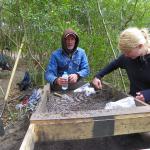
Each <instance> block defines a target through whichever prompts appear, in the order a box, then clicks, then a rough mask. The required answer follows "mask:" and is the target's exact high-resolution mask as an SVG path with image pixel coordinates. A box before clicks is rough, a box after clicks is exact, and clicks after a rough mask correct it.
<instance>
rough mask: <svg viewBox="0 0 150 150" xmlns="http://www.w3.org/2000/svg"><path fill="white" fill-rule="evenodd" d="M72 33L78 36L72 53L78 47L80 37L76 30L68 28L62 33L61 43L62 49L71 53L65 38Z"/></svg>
mask: <svg viewBox="0 0 150 150" xmlns="http://www.w3.org/2000/svg"><path fill="white" fill-rule="evenodd" d="M70 34H72V35H74V36H75V37H76V42H75V46H74V48H73V50H72V51H71V53H72V52H74V51H75V50H76V49H77V47H78V44H79V37H78V35H77V33H76V32H75V31H73V30H72V29H66V30H65V31H64V33H63V35H62V39H61V45H62V49H63V50H64V51H65V52H67V53H70V51H69V50H68V49H67V45H66V40H65V38H66V37H67V36H68V35H70Z"/></svg>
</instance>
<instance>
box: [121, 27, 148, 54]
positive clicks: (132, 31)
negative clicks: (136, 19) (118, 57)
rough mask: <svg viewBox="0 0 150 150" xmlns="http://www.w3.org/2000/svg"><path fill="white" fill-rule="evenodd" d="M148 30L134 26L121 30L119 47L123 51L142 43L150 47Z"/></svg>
mask: <svg viewBox="0 0 150 150" xmlns="http://www.w3.org/2000/svg"><path fill="white" fill-rule="evenodd" d="M149 39H150V38H149V34H148V30H147V29H145V28H143V29H138V28H136V27H134V28H128V29H125V30H124V31H122V32H121V34H120V37H119V43H118V47H119V49H120V50H121V51H122V52H128V51H131V50H132V49H133V48H135V47H137V46H138V45H140V44H143V45H145V46H146V47H147V48H149V47H150V41H149Z"/></svg>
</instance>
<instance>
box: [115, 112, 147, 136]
mask: <svg viewBox="0 0 150 150" xmlns="http://www.w3.org/2000/svg"><path fill="white" fill-rule="evenodd" d="M141 132H150V112H149V113H140V114H129V115H122V116H121V115H120V116H115V128H114V135H121V134H130V133H141Z"/></svg>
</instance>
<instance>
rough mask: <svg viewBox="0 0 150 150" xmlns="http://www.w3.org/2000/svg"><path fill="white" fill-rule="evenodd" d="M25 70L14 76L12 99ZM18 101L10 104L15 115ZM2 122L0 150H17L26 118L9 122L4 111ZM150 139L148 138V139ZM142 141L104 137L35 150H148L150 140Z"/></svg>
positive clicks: (135, 137)
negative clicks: (3, 129) (3, 133)
mask: <svg viewBox="0 0 150 150" xmlns="http://www.w3.org/2000/svg"><path fill="white" fill-rule="evenodd" d="M24 72H25V70H24V69H21V68H19V69H17V73H16V75H15V78H14V81H13V86H12V88H11V89H12V90H11V93H10V95H11V96H10V97H11V98H13V97H15V96H17V95H19V94H23V93H20V91H19V90H18V87H17V86H16V83H17V82H19V81H20V80H21V79H22V77H23V75H24ZM8 81H9V77H8V78H7V77H6V78H3V79H0V86H1V87H2V88H3V90H4V92H6V89H7V85H8ZM2 103H3V95H2V94H1V95H0V104H2ZM17 103H18V100H13V101H11V102H10V108H11V110H12V111H13V112H14V114H15V111H16V110H15V105H16V104H17ZM2 119H3V122H4V127H5V135H4V136H2V137H0V150H12V149H13V150H19V147H20V145H21V143H22V140H23V138H24V136H25V133H26V131H27V128H28V126H29V118H28V116H23V117H18V118H17V119H16V120H11V119H10V115H9V112H8V111H7V110H5V112H4V116H3V118H2ZM149 139H150V138H149ZM149 139H146V140H144V139H143V137H142V135H141V134H132V135H122V136H114V137H105V138H97V139H88V140H76V141H59V142H49V143H37V144H36V145H35V148H34V149H35V150H139V149H144V148H150V142H149V141H150V140H149Z"/></svg>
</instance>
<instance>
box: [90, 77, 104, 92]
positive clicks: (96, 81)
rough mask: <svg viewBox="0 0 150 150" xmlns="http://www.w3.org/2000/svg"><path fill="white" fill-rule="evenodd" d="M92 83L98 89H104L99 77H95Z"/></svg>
mask: <svg viewBox="0 0 150 150" xmlns="http://www.w3.org/2000/svg"><path fill="white" fill-rule="evenodd" d="M91 83H92V85H93V86H94V87H95V88H96V89H102V83H101V80H100V79H98V78H97V77H95V78H94V79H93V80H92V82H91Z"/></svg>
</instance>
